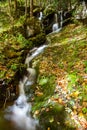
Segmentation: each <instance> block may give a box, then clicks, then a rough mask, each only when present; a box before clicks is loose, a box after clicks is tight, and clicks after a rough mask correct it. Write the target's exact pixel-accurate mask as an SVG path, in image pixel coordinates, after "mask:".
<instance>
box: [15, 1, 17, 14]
mask: <svg viewBox="0 0 87 130" xmlns="http://www.w3.org/2000/svg"><path fill="white" fill-rule="evenodd" d="M14 9H15V12H16V11H17V0H14Z"/></svg>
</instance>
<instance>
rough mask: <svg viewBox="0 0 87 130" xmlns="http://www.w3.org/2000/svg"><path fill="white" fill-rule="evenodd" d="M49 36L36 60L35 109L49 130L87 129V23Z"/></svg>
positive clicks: (34, 62)
mask: <svg viewBox="0 0 87 130" xmlns="http://www.w3.org/2000/svg"><path fill="white" fill-rule="evenodd" d="M47 40H48V47H47V48H46V49H45V51H44V53H42V54H41V55H39V56H38V57H37V58H36V59H35V60H34V61H33V66H34V67H36V69H37V71H38V79H37V84H36V87H35V95H34V99H33V100H34V102H35V103H34V106H33V112H34V114H35V116H36V115H37V116H38V117H39V118H40V121H41V123H42V124H44V123H45V125H46V126H45V129H47V130H51V129H52V130H57V129H58V130H60V129H62V130H66V129H67V130H69V129H70V130H71V129H75V130H85V129H86V128H87V121H86V118H87V96H86V94H87V27H86V26H83V25H82V24H78V25H76V24H70V25H68V26H66V27H64V28H63V29H62V30H61V31H60V32H59V33H54V34H50V35H48V36H47ZM63 107H64V109H63ZM64 113H67V114H64ZM66 115H67V116H66ZM65 117H66V118H65Z"/></svg>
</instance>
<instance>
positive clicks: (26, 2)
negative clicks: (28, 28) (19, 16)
mask: <svg viewBox="0 0 87 130" xmlns="http://www.w3.org/2000/svg"><path fill="white" fill-rule="evenodd" d="M27 4H28V1H27V0H25V16H26V15H27Z"/></svg>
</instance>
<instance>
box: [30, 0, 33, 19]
mask: <svg viewBox="0 0 87 130" xmlns="http://www.w3.org/2000/svg"><path fill="white" fill-rule="evenodd" d="M30 17H33V0H30Z"/></svg>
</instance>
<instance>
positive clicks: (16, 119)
mask: <svg viewBox="0 0 87 130" xmlns="http://www.w3.org/2000/svg"><path fill="white" fill-rule="evenodd" d="M46 47H47V45H43V46H41V47H39V48H37V49H35V51H34V52H33V53H32V54H31V55H29V54H28V55H27V57H26V59H25V64H26V65H27V70H26V71H27V75H24V77H23V80H20V81H19V97H18V98H17V100H16V101H15V102H14V104H13V105H12V106H9V107H8V108H7V109H6V114H5V119H6V120H9V121H11V122H12V123H13V124H14V125H15V130H36V127H37V125H38V120H36V119H33V118H32V117H31V114H30V112H31V103H28V102H27V97H26V94H25V91H24V87H26V86H27V87H29V86H31V85H32V84H33V83H34V81H35V77H36V71H35V69H34V68H30V65H29V64H30V62H31V61H32V59H33V58H35V57H36V56H37V55H39V54H40V53H41V52H43V50H44V49H45V48H46ZM31 52H32V51H31Z"/></svg>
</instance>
